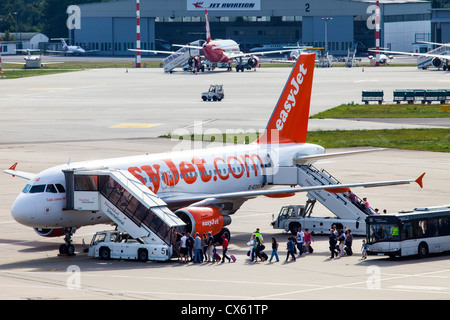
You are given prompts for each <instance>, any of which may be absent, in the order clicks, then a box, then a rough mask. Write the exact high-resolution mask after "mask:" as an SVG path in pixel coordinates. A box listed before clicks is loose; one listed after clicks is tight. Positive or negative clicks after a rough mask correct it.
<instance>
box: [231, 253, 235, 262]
mask: <svg viewBox="0 0 450 320" xmlns="http://www.w3.org/2000/svg"><path fill="white" fill-rule="evenodd" d="M230 258H231V260H233V262H236V257H235V256H233V255H232V254H230Z"/></svg>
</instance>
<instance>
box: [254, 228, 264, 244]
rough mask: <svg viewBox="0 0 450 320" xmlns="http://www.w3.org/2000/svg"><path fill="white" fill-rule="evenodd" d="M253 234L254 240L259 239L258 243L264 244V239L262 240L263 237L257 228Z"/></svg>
mask: <svg viewBox="0 0 450 320" xmlns="http://www.w3.org/2000/svg"><path fill="white" fill-rule="evenodd" d="M253 234H254V235H255V238H258V239H259V243H261V244H262V243H263V242H264V238H263V236H262V234H261V231H259V228H256V231H255V233H253Z"/></svg>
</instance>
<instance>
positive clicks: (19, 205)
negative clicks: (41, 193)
mask: <svg viewBox="0 0 450 320" xmlns="http://www.w3.org/2000/svg"><path fill="white" fill-rule="evenodd" d="M33 208H34V206H33V204H32V203H30V201H28V199H26V197H25V196H23V195H19V196H18V197H17V199H16V201H14V203H13V206H12V208H11V215H12V217H13V219H14V220H16V221H17V222H18V223H20V224H23V225H28V226H32V225H31V222H32V220H33V219H34V217H33V211H34V210H33Z"/></svg>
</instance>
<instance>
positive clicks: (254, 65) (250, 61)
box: [247, 56, 260, 68]
mask: <svg viewBox="0 0 450 320" xmlns="http://www.w3.org/2000/svg"><path fill="white" fill-rule="evenodd" d="M247 63H248V65H249V67H250V68H257V67H259V64H260V62H259V58H258V57H256V56H252V57H250V58H249V59H248V61H247Z"/></svg>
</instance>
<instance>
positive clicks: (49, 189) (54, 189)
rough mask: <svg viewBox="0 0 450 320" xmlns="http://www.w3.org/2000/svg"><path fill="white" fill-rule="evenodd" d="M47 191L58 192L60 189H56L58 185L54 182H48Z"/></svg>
mask: <svg viewBox="0 0 450 320" xmlns="http://www.w3.org/2000/svg"><path fill="white" fill-rule="evenodd" d="M45 192H50V193H58V191H56V187H55V186H54V185H53V184H48V185H47V188H46V189H45Z"/></svg>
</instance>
